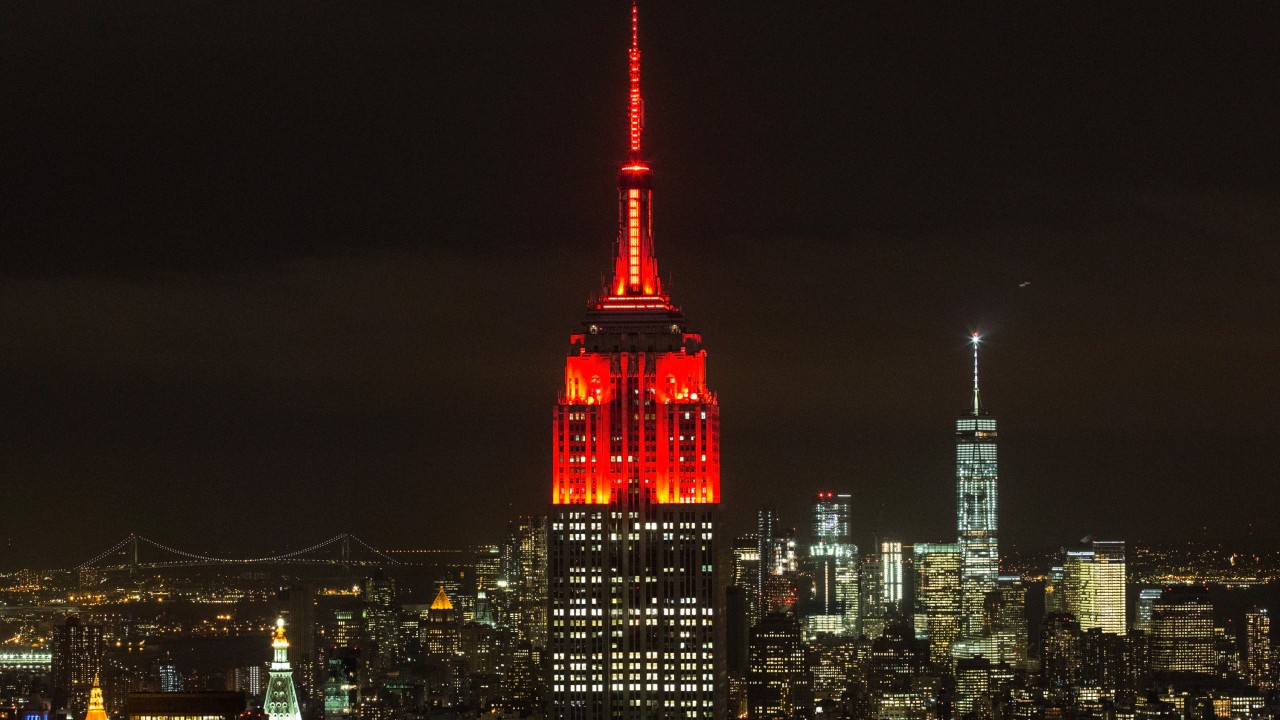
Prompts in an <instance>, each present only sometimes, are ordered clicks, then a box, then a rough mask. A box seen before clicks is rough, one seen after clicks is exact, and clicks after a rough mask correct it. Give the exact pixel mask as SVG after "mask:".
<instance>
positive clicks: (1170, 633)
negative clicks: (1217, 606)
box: [1150, 587, 1218, 675]
mask: <svg viewBox="0 0 1280 720" xmlns="http://www.w3.org/2000/svg"><path fill="white" fill-rule="evenodd" d="M1217 638H1218V635H1217V632H1216V630H1215V629H1214V625H1213V604H1212V603H1211V602H1210V601H1209V593H1208V592H1207V591H1206V590H1204V589H1203V588H1196V587H1187V588H1182V587H1179V588H1171V589H1169V590H1167V591H1165V593H1164V596H1163V597H1161V598H1160V599H1159V600H1157V601H1155V602H1154V603H1153V604H1152V606H1151V644H1150V648H1151V669H1153V670H1155V671H1156V672H1188V673H1200V674H1205V675H1208V674H1213V673H1214V672H1215V670H1216V669H1217V664H1218V652H1217Z"/></svg>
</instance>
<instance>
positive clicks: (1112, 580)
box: [1062, 540, 1128, 635]
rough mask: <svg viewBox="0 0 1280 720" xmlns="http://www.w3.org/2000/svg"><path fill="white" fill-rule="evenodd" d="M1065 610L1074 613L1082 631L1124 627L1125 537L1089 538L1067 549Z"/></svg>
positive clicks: (1115, 630)
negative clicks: (1083, 542)
mask: <svg viewBox="0 0 1280 720" xmlns="http://www.w3.org/2000/svg"><path fill="white" fill-rule="evenodd" d="M1062 568H1063V590H1064V595H1065V597H1066V604H1067V612H1069V613H1071V614H1072V615H1075V616H1076V620H1078V621H1079V622H1080V629H1081V630H1082V631H1084V632H1088V631H1089V630H1093V629H1094V628H1097V629H1099V630H1101V631H1102V632H1104V633H1110V634H1112V635H1124V634H1125V631H1126V626H1127V624H1126V613H1127V610H1128V604H1127V603H1126V602H1125V561H1124V541H1121V540H1088V541H1086V543H1085V544H1083V545H1082V546H1081V547H1079V548H1075V549H1072V550H1068V551H1067V557H1066V560H1065V562H1063V564H1062Z"/></svg>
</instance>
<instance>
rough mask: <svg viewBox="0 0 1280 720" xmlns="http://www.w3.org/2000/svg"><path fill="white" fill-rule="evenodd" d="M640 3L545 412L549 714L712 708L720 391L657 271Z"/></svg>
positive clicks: (679, 714)
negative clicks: (580, 291) (594, 281)
mask: <svg viewBox="0 0 1280 720" xmlns="http://www.w3.org/2000/svg"><path fill="white" fill-rule="evenodd" d="M636 19H637V13H636V8H635V5H634V3H633V4H632V8H631V21H632V24H631V49H630V53H629V59H630V104H629V110H630V113H629V118H630V148H629V155H628V157H627V160H626V161H625V162H624V163H623V165H622V168H621V171H620V172H619V180H618V201H619V208H618V220H619V228H618V236H617V240H616V242H615V244H614V257H613V262H612V267H611V269H612V277H611V278H610V279H609V280H608V281H607V285H606V286H605V287H604V288H602V290H601V293H600V295H599V296H598V297H597V298H596V299H595V300H594V301H592V302H591V303H590V305H589V308H588V310H587V313H586V320H585V322H584V328H583V331H582V332H580V333H578V334H574V335H572V336H570V339H569V352H568V357H567V358H566V360H565V373H564V387H563V390H562V391H561V394H560V397H559V401H558V403H557V405H556V406H555V409H554V413H553V424H552V426H553V433H552V463H553V466H552V475H553V485H552V493H551V502H552V508H553V509H552V513H551V518H550V527H549V530H548V557H549V565H550V569H549V572H548V578H549V587H548V595H549V612H550V617H549V628H548V642H547V651H548V653H549V660H548V664H549V669H550V679H549V680H550V681H549V686H550V688H549V709H550V713H549V714H550V716H551V717H552V718H556V719H557V720H560V719H563V720H589V719H595V718H612V719H615V720H626V719H631V718H635V719H637V720H638V719H639V718H645V719H646V720H650V719H652V720H656V719H659V718H719V717H721V715H722V712H721V705H720V702H719V701H718V699H717V692H716V672H717V665H718V662H719V656H720V655H722V653H723V649H722V648H720V647H719V646H718V642H719V640H718V638H717V634H718V633H717V623H718V612H719V611H718V608H717V597H716V595H717V591H718V582H717V579H716V574H717V571H716V552H715V548H716V540H717V535H716V530H717V524H718V523H717V508H718V504H719V501H720V416H719V406H718V405H717V403H716V397H715V394H714V393H712V392H711V391H710V390H709V389H708V387H707V384H706V352H705V351H704V350H703V349H702V338H701V336H700V335H698V334H696V333H693V332H691V331H690V329H689V327H688V325H687V324H686V321H685V317H684V315H683V313H682V312H681V311H680V310H679V309H678V308H677V307H676V306H675V305H673V304H672V302H671V299H670V297H669V296H668V295H667V294H666V293H664V292H663V289H662V284H661V282H660V280H659V277H658V269H657V261H656V258H655V254H654V243H653V233H652V219H653V214H652V210H653V206H652V200H653V173H652V171H651V170H650V167H649V164H648V163H647V162H646V161H645V159H644V156H643V155H642V154H641V145H640V139H641V131H642V123H643V114H642V104H641V98H640V50H639V44H638V39H637V22H636Z"/></svg>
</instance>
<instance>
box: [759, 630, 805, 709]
mask: <svg viewBox="0 0 1280 720" xmlns="http://www.w3.org/2000/svg"><path fill="white" fill-rule="evenodd" d="M748 664H749V670H748V673H747V704H748V706H749V707H750V711H749V712H750V715H749V716H750V717H751V718H753V720H754V719H755V718H760V719H761V720H765V719H767V718H795V717H807V716H808V714H809V713H808V712H807V711H808V710H809V705H810V704H811V703H812V696H811V694H810V693H811V690H810V686H811V681H810V679H809V676H808V670H809V667H808V664H807V663H806V662H805V646H804V643H803V642H802V641H801V639H800V624H799V623H798V622H797V621H796V619H795V617H793V616H791V615H785V614H783V613H770V614H769V615H766V616H765V617H764V618H763V619H761V620H760V622H759V623H756V626H755V627H753V628H751V646H750V659H749V661H748Z"/></svg>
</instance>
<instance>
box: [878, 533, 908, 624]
mask: <svg viewBox="0 0 1280 720" xmlns="http://www.w3.org/2000/svg"><path fill="white" fill-rule="evenodd" d="M904 594H905V589H904V587H903V584H902V543H900V542H898V541H896V540H886V541H883V542H881V543H880V602H881V603H882V604H883V605H884V607H885V610H886V611H888V612H889V613H896V612H898V611H899V610H901V609H902V598H903V597H904Z"/></svg>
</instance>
